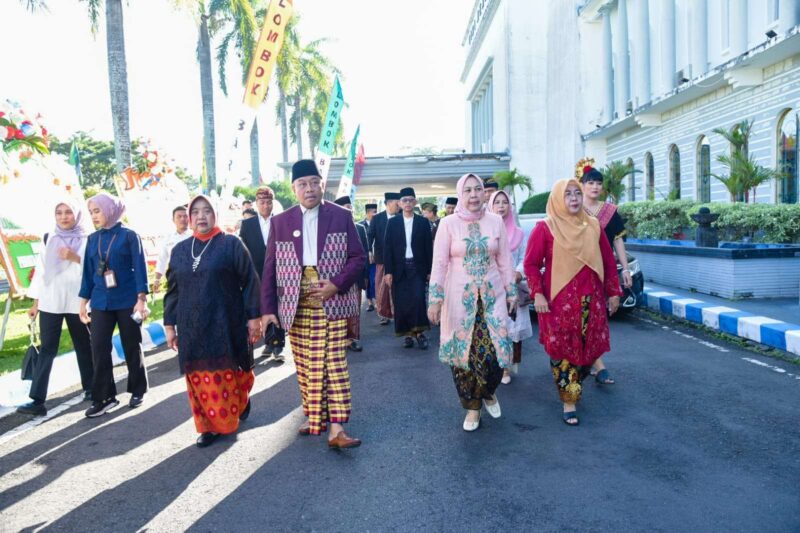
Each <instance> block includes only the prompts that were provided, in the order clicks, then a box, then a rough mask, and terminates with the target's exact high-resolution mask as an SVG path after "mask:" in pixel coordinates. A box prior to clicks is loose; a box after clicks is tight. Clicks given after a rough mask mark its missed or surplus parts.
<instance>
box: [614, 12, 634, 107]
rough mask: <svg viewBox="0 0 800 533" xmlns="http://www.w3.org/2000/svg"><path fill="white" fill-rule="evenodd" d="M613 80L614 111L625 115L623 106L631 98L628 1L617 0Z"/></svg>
mask: <svg viewBox="0 0 800 533" xmlns="http://www.w3.org/2000/svg"><path fill="white" fill-rule="evenodd" d="M614 54H615V56H616V60H617V61H616V64H615V65H614V81H615V88H614V89H615V91H614V92H615V93H616V111H617V113H618V115H619V118H623V117H625V106H626V104H627V103H628V100H630V99H631V86H630V72H631V68H630V55H629V52H628V2H627V0H618V3H617V31H616V32H615V33H614Z"/></svg>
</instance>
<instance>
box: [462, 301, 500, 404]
mask: <svg viewBox="0 0 800 533" xmlns="http://www.w3.org/2000/svg"><path fill="white" fill-rule="evenodd" d="M483 313H484V311H483V300H481V298H480V297H479V298H478V311H477V313H476V314H475V327H474V329H473V330H472V343H471V344H470V347H469V369H464V368H460V367H456V366H453V367H451V369H452V371H453V381H454V382H455V384H456V391H458V397H459V399H460V400H461V405H462V406H463V407H464V409H472V410H476V411H477V410H479V409H480V408H481V403H482V400H491V399H492V397H493V396H494V391H496V390H497V387H498V386H499V385H500V380H501V379H503V369H502V368H500V363H499V362H498V361H497V354H496V353H495V349H494V344H492V339H491V337H490V336H489V327H488V326H487V324H486V319H485V318H484V316H483Z"/></svg>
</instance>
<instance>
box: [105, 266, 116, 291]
mask: <svg viewBox="0 0 800 533" xmlns="http://www.w3.org/2000/svg"><path fill="white" fill-rule="evenodd" d="M103 279H105V280H106V289H116V288H117V276H116V275H115V274H114V271H113V270H106V271H105V272H103Z"/></svg>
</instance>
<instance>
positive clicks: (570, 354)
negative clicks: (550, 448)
mask: <svg viewBox="0 0 800 533" xmlns="http://www.w3.org/2000/svg"><path fill="white" fill-rule="evenodd" d="M543 266H544V273H542V272H541V268H542V267H543ZM524 268H525V275H526V276H527V278H528V284H529V285H530V290H531V294H534V295H535V296H534V307H535V308H536V312H537V314H538V318H539V342H540V343H541V344H542V345H543V346H544V349H545V351H546V352H547V354H548V355H549V356H550V359H551V361H550V367H551V370H552V372H553V377H554V378H555V381H556V385H557V387H558V392H559V395H560V397H561V401H562V402H563V403H564V414H563V419H564V423H565V424H567V425H570V426H577V425H578V423H579V420H578V416H577V414H576V404H577V403H578V401H579V400H580V398H581V391H582V387H581V383H582V381H583V379H584V378H585V377H586V376H587V375H588V374H589V370H590V369H591V367H592V363H594V361H595V360H596V359H597V358H598V357H600V356H601V355H602V354H604V353H605V352H607V351H609V350H610V349H611V345H610V340H609V334H608V315H607V311H606V310H608V312H610V313H611V314H613V313H615V312H616V310H617V308H618V307H619V297H620V295H621V294H622V291H621V290H620V287H619V279H618V278H617V275H616V273H617V264H616V261H615V259H614V254H613V252H612V251H611V245H610V244H609V243H608V238H607V237H606V236H605V233H603V232H602V231H601V230H600V225H599V224H598V222H597V219H595V218H592V217H590V216H589V215H587V214H586V212H585V211H584V210H583V191H582V189H581V185H580V183H578V181H577V180H575V179H566V180H560V181H557V182H556V183H555V185H554V186H553V189H552V191H550V198H549V199H548V201H547V218H546V219H545V220H544V221H543V222H540V223H538V224H537V225H536V227H535V228H534V230H533V232H532V233H531V236H530V238H529V240H528V249H527V252H526V254H525V262H524ZM606 272H608V273H610V275H608V276H606V275H605V273H606Z"/></svg>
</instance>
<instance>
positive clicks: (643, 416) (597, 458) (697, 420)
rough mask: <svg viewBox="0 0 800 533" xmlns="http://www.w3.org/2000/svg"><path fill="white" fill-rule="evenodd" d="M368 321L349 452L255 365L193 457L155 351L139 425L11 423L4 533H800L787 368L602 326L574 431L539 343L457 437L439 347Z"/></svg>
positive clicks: (798, 371) (799, 447) (799, 446)
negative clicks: (245, 395)
mask: <svg viewBox="0 0 800 533" xmlns="http://www.w3.org/2000/svg"><path fill="white" fill-rule="evenodd" d="M363 317H364V321H363V322H364V325H363V327H362V331H363V334H364V341H363V342H364V345H365V350H364V352H362V353H359V354H351V355H350V357H349V361H350V372H351V376H352V384H353V396H354V412H353V417H352V423H351V424H349V427H348V431H349V432H350V433H351V434H352V435H354V436H357V437H359V438H361V439H363V441H364V444H363V445H362V446H361V447H360V448H358V449H354V450H348V451H331V450H329V449H328V448H327V445H326V442H325V440H324V437H301V436H298V435H297V434H296V428H297V427H298V426H299V425H300V423H301V421H302V412H301V410H300V409H299V407H298V406H299V398H300V395H299V391H298V388H297V383H296V380H295V377H294V374H293V367H292V364H291V361H290V360H288V359H287V363H285V364H283V365H275V364H274V363H271V364H270V363H268V364H260V365H259V366H258V367H257V374H258V378H257V380H256V387H255V390H254V395H253V411H252V414H251V416H250V419H249V420H248V421H247V422H245V423H244V424H243V425H242V427H241V428H240V431H239V433H238V434H237V435H236V436H233V437H227V438H225V439H223V440H221V441H218V442H217V443H215V444H214V445H213V446H211V447H210V448H206V449H202V450H201V449H197V448H196V447H195V446H194V439H195V437H196V434H195V431H194V425H193V423H192V421H191V419H190V413H189V407H188V404H187V400H186V392H185V385H184V381H183V379H182V378H181V377H180V376H179V375H178V372H177V368H176V366H177V365H176V362H175V358H174V357H173V356H172V355H171V354H170V353H169V352H161V353H158V354H155V355H152V356H150V357H148V365H149V367H150V379H151V384H152V388H151V391H150V393H149V394H148V395H147V397H146V403H145V406H144V407H142V408H140V409H138V410H134V411H132V410H129V409H128V408H127V407H126V402H127V400H128V395H127V394H120V400H122V406H123V407H120V408H118V409H117V410H115V411H114V412H112V413H110V414H109V415H106V416H105V417H103V418H100V419H95V420H88V419H85V418H84V417H83V415H82V411H83V409H85V408H86V407H87V405H86V404H79V405H76V406H74V407H71V408H69V409H67V410H66V411H65V412H63V413H61V414H59V415H57V416H55V417H53V418H52V419H50V420H47V421H45V422H44V423H42V424H40V425H38V426H35V427H29V426H19V424H21V423H22V422H24V421H25V419H23V418H21V417H16V415H15V416H14V417H7V419H5V420H4V421H3V426H2V427H0V431H6V433H5V434H0V450H1V451H0V453H2V456H0V531H38V530H45V531H81V532H83V531H115V532H125V531H141V530H148V531H182V530H186V529H190V530H192V531H501V530H503V531H556V530H558V531H645V530H646V531H726V532H728V531H760V532H761V531H800V424H798V405H799V404H800V402H799V400H800V367H798V366H795V365H792V364H790V363H786V362H782V361H779V360H775V359H771V358H768V357H763V356H760V355H757V354H754V353H753V352H750V351H748V350H745V349H743V348H740V347H738V346H736V345H733V344H729V343H725V341H722V340H719V339H717V338H715V337H713V336H710V335H706V334H704V333H702V332H698V331H697V330H694V329H692V328H689V327H682V326H675V325H673V324H666V323H660V322H654V321H652V319H651V317H648V316H647V315H644V314H641V315H637V316H634V317H628V318H625V319H621V320H615V321H614V322H613V326H612V339H613V340H612V342H613V344H612V345H613V351H612V353H611V354H610V355H608V356H607V358H606V362H607V365H608V366H609V368H610V369H611V370H612V371H613V374H614V376H615V377H616V379H617V384H616V385H614V386H610V387H599V386H597V385H595V384H594V382H593V381H589V382H587V384H586V387H585V394H584V400H583V401H582V403H581V404H580V405H579V413H580V415H581V425H580V427H577V428H572V427H567V426H566V425H564V424H563V422H562V421H561V418H560V410H561V408H560V404H559V402H558V396H557V393H556V390H555V386H554V385H553V383H552V378H551V376H550V374H549V367H548V361H547V357H546V356H545V355H544V353H543V352H542V350H541V348H540V347H539V345H538V343H537V342H535V340H533V339H531V340H530V341H528V342H526V343H525V350H524V358H523V364H522V366H521V372H520V375H519V376H518V377H516V379H514V381H512V383H511V385H509V386H502V385H501V388H500V390H499V393H498V396H499V400H500V403H501V406H502V409H503V417H502V418H501V419H499V420H494V419H491V418H489V417H488V415H486V414H485V413H484V417H483V421H482V425H481V428H480V429H479V430H478V431H477V432H475V433H472V434H468V433H465V432H464V431H462V429H461V423H462V420H463V414H464V412H463V411H462V409H461V407H460V404H459V403H458V400H457V397H456V393H455V388H454V386H453V383H452V379H451V375H450V371H449V369H448V367H446V366H445V365H443V364H441V363H439V362H438V360H437V359H436V344H437V343H436V342H433V343H432V346H431V349H430V350H428V351H427V352H422V351H419V350H416V349H414V350H405V349H403V348H401V347H400V345H401V342H400V341H399V340H398V339H396V338H394V337H393V336H392V335H391V332H390V328H385V327H384V328H382V327H380V326H378V325H377V318H376V317H375V316H374V314H373V313H364V315H363ZM665 328H666V329H665ZM437 334H438V332H437ZM433 336H434V337H435V336H436V335H433ZM435 340H437V341H438V339H435ZM120 390H124V388H122V387H120ZM50 407H51V410H52V407H53V406H50ZM13 426H16V427H17V428H16V429H12V427H13ZM20 427H21V428H22V429H20ZM9 430H10V431H12V432H13V433H8V431H9Z"/></svg>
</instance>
